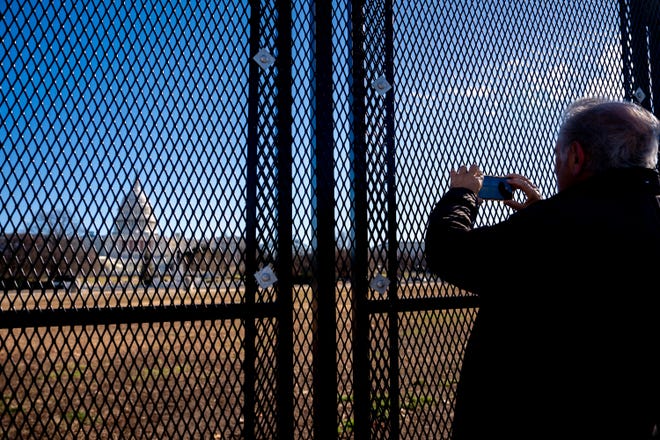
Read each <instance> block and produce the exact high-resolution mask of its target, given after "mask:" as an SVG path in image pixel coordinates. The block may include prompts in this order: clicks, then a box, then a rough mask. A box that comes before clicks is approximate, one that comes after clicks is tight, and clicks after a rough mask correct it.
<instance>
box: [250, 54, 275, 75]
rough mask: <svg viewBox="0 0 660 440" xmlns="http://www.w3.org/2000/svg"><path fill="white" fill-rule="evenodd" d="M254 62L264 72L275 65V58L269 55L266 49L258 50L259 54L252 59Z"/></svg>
mask: <svg viewBox="0 0 660 440" xmlns="http://www.w3.org/2000/svg"><path fill="white" fill-rule="evenodd" d="M252 59H253V60H254V61H256V62H257V64H259V66H261V68H262V69H264V70H266V69H268V68H269V67H270V66H272V65H273V64H275V57H274V56H272V55H271V54H270V52H268V51H267V50H266V49H259V52H257V54H256V55H255V56H253V57H252Z"/></svg>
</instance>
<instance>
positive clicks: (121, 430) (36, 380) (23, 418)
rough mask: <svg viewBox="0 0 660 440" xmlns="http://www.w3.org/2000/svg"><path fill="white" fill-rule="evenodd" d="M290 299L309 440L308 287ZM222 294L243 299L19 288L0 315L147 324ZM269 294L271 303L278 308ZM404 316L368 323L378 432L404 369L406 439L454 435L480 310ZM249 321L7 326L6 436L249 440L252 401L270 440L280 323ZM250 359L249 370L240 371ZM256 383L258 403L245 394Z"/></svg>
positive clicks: (297, 416)
mask: <svg viewBox="0 0 660 440" xmlns="http://www.w3.org/2000/svg"><path fill="white" fill-rule="evenodd" d="M407 289H408V290H407V291H402V296H405V295H410V296H413V297H419V296H436V295H447V294H448V292H447V291H445V290H444V289H441V288H439V287H438V286H436V285H435V284H434V285H424V284H420V283H416V284H411V285H410V286H408V287H407ZM294 293H295V296H294V318H293V323H294V329H293V348H294V353H293V354H292V360H293V375H294V390H293V395H294V414H293V417H294V430H295V432H294V434H295V438H296V439H307V438H312V437H313V431H312V423H313V417H314V416H313V410H312V403H313V400H312V399H313V387H312V385H313V359H314V348H313V330H312V329H313V328H314V324H313V314H312V310H313V308H314V306H313V302H312V290H311V288H310V287H309V286H297V287H296V289H295V292H294ZM220 294H222V300H221V301H223V302H226V303H239V302H241V301H242V295H243V292H242V289H241V288H240V286H220V288H218V289H212V288H203V289H186V290H185V292H183V293H182V291H180V290H177V291H176V292H173V291H171V289H163V288H159V289H151V290H149V289H147V290H144V289H142V290H141V289H135V290H133V291H130V289H127V288H126V287H124V288H123V289H122V290H120V291H115V292H110V293H108V292H104V291H103V289H100V288H96V289H85V288H82V289H80V290H76V291H75V292H70V291H69V292H67V291H63V290H61V291H57V292H53V291H50V292H42V293H41V294H40V295H35V294H34V292H31V293H30V292H23V293H20V294H19V293H16V292H13V296H12V294H11V293H9V294H8V295H5V296H4V297H3V299H2V301H0V306H1V307H2V310H3V311H5V310H9V309H10V307H14V308H18V309H20V308H28V309H34V308H47V307H55V308H57V307H61V308H66V307H77V308H81V307H83V308H84V307H115V306H118V305H121V306H127V305H131V306H133V307H140V306H146V308H145V309H144V313H145V316H146V314H148V313H151V312H150V310H149V307H150V306H153V305H156V304H181V303H191V304H208V303H210V302H216V303H217V302H218V301H219V299H218V295H220ZM336 294H337V296H336V300H337V309H336V317H337V343H338V349H337V353H336V359H337V369H338V377H337V383H338V390H337V411H338V420H337V438H346V439H349V438H353V426H354V414H353V409H352V402H353V397H354V396H353V393H352V389H353V383H352V381H353V373H352V363H353V355H354V354H353V352H352V349H351V345H352V337H353V336H352V327H351V324H352V311H351V301H350V296H351V294H352V292H351V289H350V284H342V283H339V284H338V285H337V290H336ZM269 295H270V296H273V294H272V293H265V294H264V298H261V299H263V300H273V299H275V298H274V297H268V296H269ZM257 300H259V298H258V299H257ZM0 316H1V315H0ZM394 316H395V315H391V316H390V315H389V314H387V313H382V314H380V313H375V314H373V315H372V316H371V318H370V325H371V331H370V335H369V341H370V342H371V348H370V351H369V354H368V358H369V364H370V367H369V368H370V371H371V373H370V377H371V382H372V384H371V390H372V391H371V400H372V404H371V415H370V425H371V431H372V436H373V437H375V438H385V437H386V436H387V435H388V432H389V431H390V429H391V427H390V425H389V415H390V414H389V411H390V408H391V404H390V402H389V395H388V383H389V381H390V380H391V379H392V375H394V374H396V375H397V376H396V379H397V380H398V383H399V394H400V396H399V397H400V398H399V412H400V414H399V424H400V430H401V434H402V435H401V438H419V437H420V436H422V437H423V438H445V437H446V430H447V426H448V425H447V424H448V421H449V420H450V418H451V405H452V399H453V390H454V385H455V383H456V378H457V376H456V374H457V373H456V372H457V371H458V369H459V368H458V367H459V364H458V363H459V360H460V355H461V353H462V347H463V344H464V340H465V337H466V334H467V331H469V325H470V321H471V319H470V316H471V314H470V311H469V310H466V309H460V310H458V309H457V310H451V309H449V310H436V311H418V312H417V311H416V312H401V313H397V314H396V318H394ZM243 318H244V317H240V318H239V317H237V318H236V319H223V320H201V321H174V322H153V323H135V324H116V325H89V326H64V327H36V328H35V327H30V328H21V329H12V330H7V329H0V366H1V368H2V369H1V370H0V390H2V399H1V400H0V438H3V439H31V438H49V439H83V438H84V439H116V438H122V439H123V438H140V439H143V438H186V439H241V438H246V436H245V435H244V432H243V430H244V427H245V422H246V420H245V416H246V414H247V415H248V416H249V415H250V414H252V413H251V412H249V411H247V410H246V409H247V408H249V407H248V405H251V406H252V407H253V408H254V413H253V414H254V425H255V429H254V432H255V435H254V437H255V438H260V439H261V438H263V439H269V438H274V437H276V436H277V393H278V389H277V368H278V367H277V366H278V361H277V357H276V347H277V321H276V319H273V318H257V319H243ZM393 320H395V321H396V326H397V328H398V336H399V338H398V347H399V353H398V364H399V369H398V371H396V372H393V371H390V368H389V366H390V361H391V360H392V355H391V354H390V353H389V350H390V345H389V344H390V338H389V337H388V334H389V332H390V329H391V328H393V327H392V324H393ZM253 324H254V325H253ZM246 334H249V335H252V337H251V338H246ZM250 341H254V344H251V343H249V342H250ZM250 355H254V359H255V362H254V365H253V368H244V367H245V366H246V365H245V358H246V356H250ZM246 376H247V377H246ZM250 377H251V378H252V380H250ZM252 386H253V387H254V394H252V393H249V392H248V393H246V390H249V389H250V388H251V387H252ZM251 396H253V399H252V398H248V399H247V400H246V397H251ZM248 437H250V436H248Z"/></svg>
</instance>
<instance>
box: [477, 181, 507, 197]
mask: <svg viewBox="0 0 660 440" xmlns="http://www.w3.org/2000/svg"><path fill="white" fill-rule="evenodd" d="M506 180H507V178H506V177H499V176H484V184H483V186H482V187H481V191H479V194H478V195H479V197H481V198H482V199H488V200H511V199H512V198H513V188H512V187H511V185H510V184H509V183H508V182H507V181H506Z"/></svg>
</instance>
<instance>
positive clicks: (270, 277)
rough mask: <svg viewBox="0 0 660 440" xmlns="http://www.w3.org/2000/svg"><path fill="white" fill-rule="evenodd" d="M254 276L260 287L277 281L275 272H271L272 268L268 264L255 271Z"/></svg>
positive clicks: (264, 287) (263, 287) (267, 286)
mask: <svg viewBox="0 0 660 440" xmlns="http://www.w3.org/2000/svg"><path fill="white" fill-rule="evenodd" d="M254 278H255V279H256V280H257V284H259V287H261V288H262V289H267V288H269V287H270V286H272V285H273V284H275V282H276V281H277V277H276V276H275V272H273V269H271V268H270V266H266V267H263V268H261V270H259V271H257V272H255V274H254Z"/></svg>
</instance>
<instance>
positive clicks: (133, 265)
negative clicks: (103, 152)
mask: <svg viewBox="0 0 660 440" xmlns="http://www.w3.org/2000/svg"><path fill="white" fill-rule="evenodd" d="M93 247H94V248H95V250H96V252H97V254H98V255H99V259H100V260H102V261H103V267H104V271H105V272H106V273H108V272H109V273H113V274H116V275H124V276H129V277H130V276H142V275H143V273H144V270H145V267H146V266H148V270H149V272H150V274H149V276H150V277H153V278H154V280H155V281H157V280H158V279H163V278H167V279H175V278H176V279H178V278H181V277H182V276H184V275H186V276H188V277H190V276H192V277H200V276H201V277H203V276H204V275H205V274H210V273H213V274H223V275H226V274H229V275H230V276H233V275H234V274H235V272H236V271H237V270H241V269H243V267H244V263H243V262H242V254H243V249H244V243H243V241H242V240H240V239H238V238H235V237H219V238H213V239H203V240H197V239H194V238H193V239H186V238H183V237H181V236H175V237H164V236H162V235H161V234H160V231H159V230H158V219H157V218H156V216H155V214H154V210H153V208H152V206H151V203H150V202H149V198H148V197H147V194H146V193H145V192H144V189H143V187H142V184H141V183H140V180H139V179H135V181H134V183H133V185H132V187H131V189H130V191H129V192H128V193H127V194H126V196H125V198H124V200H123V201H122V202H121V203H120V205H119V209H118V211H117V214H116V216H115V218H114V224H113V228H112V231H111V233H110V234H109V235H106V236H103V237H100V236H99V237H96V238H95V239H94V245H93ZM145 265H146V266H145Z"/></svg>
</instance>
